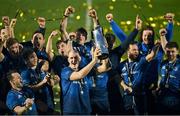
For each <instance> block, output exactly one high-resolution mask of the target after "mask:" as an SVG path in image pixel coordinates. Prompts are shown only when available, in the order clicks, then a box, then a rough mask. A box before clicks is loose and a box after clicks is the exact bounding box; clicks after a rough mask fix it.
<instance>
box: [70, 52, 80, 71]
mask: <svg viewBox="0 0 180 116" xmlns="http://www.w3.org/2000/svg"><path fill="white" fill-rule="evenodd" d="M80 60H81V59H80V56H79V54H78V53H77V52H75V51H73V50H72V51H70V52H69V54H68V62H69V67H70V68H72V69H74V70H76V69H78V67H79V63H80Z"/></svg>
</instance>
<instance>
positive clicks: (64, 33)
mask: <svg viewBox="0 0 180 116" xmlns="http://www.w3.org/2000/svg"><path fill="white" fill-rule="evenodd" d="M74 12H75V9H74V8H73V7H72V6H68V7H67V8H66V9H65V12H64V15H63V18H62V20H61V22H60V32H61V34H62V36H61V38H62V39H63V40H64V41H65V40H67V39H69V35H68V32H67V30H66V29H67V22H68V17H69V15H71V14H72V13H74Z"/></svg>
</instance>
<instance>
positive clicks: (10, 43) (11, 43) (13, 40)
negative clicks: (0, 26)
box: [6, 38, 19, 48]
mask: <svg viewBox="0 0 180 116" xmlns="http://www.w3.org/2000/svg"><path fill="white" fill-rule="evenodd" d="M15 43H19V41H18V40H17V39H16V38H9V39H8V40H7V42H6V47H7V48H10V47H11V46H12V45H13V44H15Z"/></svg>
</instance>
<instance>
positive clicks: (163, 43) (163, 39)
mask: <svg viewBox="0 0 180 116" xmlns="http://www.w3.org/2000/svg"><path fill="white" fill-rule="evenodd" d="M166 34H167V31H166V29H160V30H159V35H160V40H161V46H162V48H163V51H164V52H166V50H165V46H166V44H167V43H168V41H167V39H166Z"/></svg>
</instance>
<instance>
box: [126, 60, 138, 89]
mask: <svg viewBox="0 0 180 116" xmlns="http://www.w3.org/2000/svg"><path fill="white" fill-rule="evenodd" d="M135 65H136V64H135V62H134V63H133V64H132V65H131V67H130V66H129V63H128V61H127V62H126V69H127V73H128V85H129V86H130V87H131V86H132V80H131V79H132V77H133V70H134V68H135Z"/></svg>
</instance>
